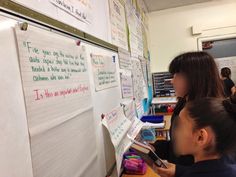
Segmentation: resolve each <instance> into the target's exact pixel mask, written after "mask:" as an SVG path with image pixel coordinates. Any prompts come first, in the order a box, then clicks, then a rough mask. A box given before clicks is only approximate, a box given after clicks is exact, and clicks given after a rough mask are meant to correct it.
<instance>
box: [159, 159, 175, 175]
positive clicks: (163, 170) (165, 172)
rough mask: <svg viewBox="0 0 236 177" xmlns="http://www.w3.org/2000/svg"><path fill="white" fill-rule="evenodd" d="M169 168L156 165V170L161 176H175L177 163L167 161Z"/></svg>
mask: <svg viewBox="0 0 236 177" xmlns="http://www.w3.org/2000/svg"><path fill="white" fill-rule="evenodd" d="M165 164H166V166H167V168H161V167H155V171H156V172H157V173H158V175H160V176H161V177H174V176H175V170H176V165H175V164H173V163H169V162H165Z"/></svg>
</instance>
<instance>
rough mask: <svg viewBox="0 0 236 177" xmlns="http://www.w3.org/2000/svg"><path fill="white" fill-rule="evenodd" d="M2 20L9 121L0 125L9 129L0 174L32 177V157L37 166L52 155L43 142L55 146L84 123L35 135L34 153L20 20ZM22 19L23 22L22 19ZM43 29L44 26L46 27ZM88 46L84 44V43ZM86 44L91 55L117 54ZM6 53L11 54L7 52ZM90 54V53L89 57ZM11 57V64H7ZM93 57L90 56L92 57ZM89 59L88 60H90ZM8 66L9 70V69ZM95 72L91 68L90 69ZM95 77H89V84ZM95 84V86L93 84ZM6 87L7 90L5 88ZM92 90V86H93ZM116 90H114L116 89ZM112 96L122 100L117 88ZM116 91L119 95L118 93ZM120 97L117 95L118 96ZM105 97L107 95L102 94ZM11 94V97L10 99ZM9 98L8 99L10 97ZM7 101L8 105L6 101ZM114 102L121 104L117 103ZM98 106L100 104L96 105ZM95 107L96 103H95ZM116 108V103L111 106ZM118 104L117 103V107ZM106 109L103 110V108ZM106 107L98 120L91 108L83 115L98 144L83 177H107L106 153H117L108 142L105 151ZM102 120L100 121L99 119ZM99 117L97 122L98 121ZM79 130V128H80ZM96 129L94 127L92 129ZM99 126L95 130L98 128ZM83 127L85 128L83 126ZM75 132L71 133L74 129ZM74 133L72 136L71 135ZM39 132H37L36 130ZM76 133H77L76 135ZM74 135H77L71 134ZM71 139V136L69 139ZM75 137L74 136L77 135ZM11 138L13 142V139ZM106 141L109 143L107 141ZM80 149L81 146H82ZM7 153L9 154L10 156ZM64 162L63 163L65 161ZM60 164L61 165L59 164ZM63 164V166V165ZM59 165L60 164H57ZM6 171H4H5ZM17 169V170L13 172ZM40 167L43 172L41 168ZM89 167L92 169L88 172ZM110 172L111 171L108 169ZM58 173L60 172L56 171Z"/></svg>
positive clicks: (3, 112) (3, 94)
mask: <svg viewBox="0 0 236 177" xmlns="http://www.w3.org/2000/svg"><path fill="white" fill-rule="evenodd" d="M3 15H4V16H8V15H6V14H3ZM0 20H1V27H0V28H1V29H0V30H1V31H0V36H1V40H2V41H4V46H5V47H3V48H1V49H0V53H1V54H2V55H1V56H3V57H1V60H0V61H1V63H2V64H1V72H3V73H2V74H1V77H2V78H1V79H2V80H3V81H5V82H4V83H5V84H4V85H3V86H1V90H2V89H3V90H4V91H2V92H1V97H2V98H4V99H1V100H2V101H1V102H0V103H1V109H0V112H1V115H4V116H5V117H6V119H5V120H4V121H3V122H0V125H1V126H2V127H5V129H4V137H5V135H7V136H6V137H7V139H6V137H5V138H4V137H2V143H3V144H2V146H1V147H0V153H1V157H2V158H1V160H0V164H1V167H0V168H1V171H0V176H4V177H25V176H27V177H32V176H33V170H32V163H33V162H32V161H31V156H35V160H34V161H35V163H37V161H41V159H40V156H44V157H45V156H46V155H47V153H50V147H48V145H47V143H46V144H41V145H40V147H38V146H37V144H39V143H40V142H41V141H42V139H47V138H48V137H51V138H50V140H51V143H55V142H57V141H61V140H62V137H61V135H62V134H61V132H62V130H65V128H66V127H67V128H66V129H67V130H69V127H70V128H72V129H75V126H77V125H80V123H81V121H80V122H78V121H77V120H79V119H72V120H73V121H71V122H70V123H69V124H66V125H65V126H64V128H62V127H61V126H59V127H58V129H53V130H52V131H46V132H45V133H43V136H41V137H40V136H38V134H37V133H35V138H34V140H33V144H34V147H33V148H34V152H32V151H31V148H32V147H30V143H29V134H28V124H27V119H26V117H27V116H26V110H25V103H24V95H23V90H22V81H21V77H20V76H21V74H20V70H19V63H18V56H17V46H16V38H15V34H14V31H13V27H14V26H15V25H16V24H17V22H18V21H17V20H12V19H11V18H8V17H3V16H1V14H0ZM18 20H20V19H18ZM42 28H43V27H42ZM83 44H84V43H83ZM84 45H86V50H87V54H88V53H89V52H91V51H99V52H101V53H103V54H104V53H106V54H111V53H112V55H113V54H114V52H110V51H107V50H105V49H101V48H100V47H97V46H93V45H91V44H88V43H86V44H84ZM6 51H9V52H7V53H6ZM88 55H89V54H88ZM116 55H117V54H116ZM6 58H7V62H6ZM88 58H89V56H88ZM88 58H87V59H88ZM7 66H8V67H7ZM90 69H91V68H90ZM89 72H90V75H92V73H91V70H89ZM90 79H91V78H89V82H90V81H91V80H90ZM91 83H93V82H92V81H91ZM4 86H5V87H6V88H5V87H4ZM91 89H92V87H91ZM113 89H114V90H113ZM113 89H112V90H111V92H110V93H108V95H107V94H105V95H107V96H109V94H110V95H112V96H115V97H113V98H114V99H117V100H118V97H119V88H118V87H117V88H113ZM114 91H115V92H114ZM116 92H117V93H118V94H114V93H116ZM101 94H102V95H103V94H104V93H103V92H101ZM8 95H10V96H8ZM6 96H7V97H6ZM92 96H95V99H94V100H97V97H96V96H98V97H100V96H99V95H94V93H92ZM103 98H104V101H103V103H107V99H106V97H103ZM6 100H7V102H6ZM100 100H101V99H100ZM114 103H118V101H117V102H114ZM96 104H97V103H96ZM94 105H95V104H94ZM109 105H111V106H112V104H109ZM114 105H117V104H114ZM101 107H102V109H100V108H101ZM103 107H104V106H102V105H101V104H100V106H98V107H97V109H95V110H94V115H96V117H93V116H91V111H92V110H91V109H90V110H89V111H87V112H84V113H83V115H82V116H83V117H85V118H86V119H83V120H88V121H87V123H90V124H91V127H89V129H92V131H94V137H93V138H94V140H93V142H91V147H90V148H94V144H96V152H95V153H93V154H90V160H88V161H87V162H86V163H85V164H84V165H83V167H81V168H82V173H80V174H77V176H78V175H81V176H88V177H89V176H92V175H94V174H97V176H105V174H106V172H107V170H106V160H107V159H105V155H104V154H105V151H106V152H110V154H111V156H110V154H109V155H107V157H108V158H111V157H112V155H113V154H114V151H112V150H113V149H112V145H111V146H109V144H108V143H107V144H106V145H107V149H106V150H104V144H102V143H101V142H103V138H107V140H108V142H109V137H108V136H107V137H103V135H102V134H103V133H101V130H102V126H100V125H101V122H100V116H97V115H98V113H99V114H100V112H103V111H106V110H110V107H108V108H105V109H103ZM98 117H99V118H98ZM94 118H95V119H94ZM7 125H8V126H7ZM77 127H78V126H77ZM92 127H93V128H92ZM94 127H95V128H94ZM81 128H83V127H81ZM70 131H71V130H70ZM70 131H68V133H69V134H70ZM35 132H37V131H35ZM73 133H75V132H73ZM55 135H59V136H60V138H55ZM71 135H73V134H71ZM74 135H75V136H76V137H77V138H79V137H80V134H79V132H78V133H77V134H74ZM67 137H69V136H67ZM73 137H74V136H73ZM9 138H11V139H9ZM64 138H65V136H64ZM71 140H73V139H70V138H68V140H66V142H65V146H66V145H67V144H71V143H73V142H72V141H71ZM105 141H106V140H105ZM39 148H46V149H47V151H45V152H44V154H41V155H40V153H41V152H40V151H39ZM55 148H56V149H55V150H56V152H57V153H58V154H59V153H60V147H55ZM78 148H79V147H78ZM6 152H7V153H6ZM62 162H63V161H62ZM114 162H115V160H113V159H111V160H110V161H108V162H107V164H108V165H112V164H113V163H114ZM56 163H57V164H58V162H56ZM62 164H63V163H62ZM64 165H65V164H64ZM57 166H58V165H57ZM2 168H3V169H2ZM13 168H14V170H12V169H13ZM40 168H41V169H42V168H44V169H45V170H47V168H50V166H48V167H47V166H42V167H40ZM40 168H39V169H40ZM88 168H89V170H88ZM107 169H110V167H108V168H107ZM37 170H38V168H37V169H35V174H39V171H37ZM55 170H56V169H55Z"/></svg>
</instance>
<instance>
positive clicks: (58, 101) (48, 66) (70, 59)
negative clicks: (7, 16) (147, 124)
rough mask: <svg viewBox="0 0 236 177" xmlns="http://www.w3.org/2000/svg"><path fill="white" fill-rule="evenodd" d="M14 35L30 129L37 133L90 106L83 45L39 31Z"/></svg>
mask: <svg viewBox="0 0 236 177" xmlns="http://www.w3.org/2000/svg"><path fill="white" fill-rule="evenodd" d="M16 35H17V43H18V48H19V58H20V68H21V74H22V81H23V86H24V93H25V99H26V107H27V114H28V119H29V120H28V121H29V126H30V127H31V128H35V131H36V132H38V131H40V129H41V128H42V127H47V126H50V125H48V124H51V125H54V124H57V122H62V121H65V120H67V119H69V118H70V117H73V115H76V114H79V113H80V112H83V111H84V110H86V109H88V108H91V105H92V104H91V95H90V88H89V78H88V72H87V61H86V55H85V54H86V53H85V48H84V47H80V46H77V45H76V42H75V41H74V40H71V39H68V38H66V37H61V36H59V35H55V34H53V33H50V32H44V33H43V34H41V32H40V31H39V30H31V29H28V30H27V31H22V30H20V29H16ZM46 124H47V125H46ZM39 127H41V128H39Z"/></svg>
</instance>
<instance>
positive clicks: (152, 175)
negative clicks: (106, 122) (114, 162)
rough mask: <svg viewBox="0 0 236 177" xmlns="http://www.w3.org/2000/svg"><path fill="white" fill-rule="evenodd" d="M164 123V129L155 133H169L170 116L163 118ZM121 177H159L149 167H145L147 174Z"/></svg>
mask: <svg viewBox="0 0 236 177" xmlns="http://www.w3.org/2000/svg"><path fill="white" fill-rule="evenodd" d="M164 121H165V127H164V128H161V129H156V131H164V132H166V133H168V132H169V130H170V125H171V116H169V115H167V116H164ZM122 177H160V176H159V175H158V174H156V173H155V172H154V171H153V170H152V169H151V168H150V167H149V166H148V167H147V172H146V174H145V175H127V174H124V175H122Z"/></svg>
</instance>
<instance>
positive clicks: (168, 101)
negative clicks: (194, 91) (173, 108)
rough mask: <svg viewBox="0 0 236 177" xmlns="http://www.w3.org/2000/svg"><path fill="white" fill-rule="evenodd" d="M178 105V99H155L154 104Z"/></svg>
mask: <svg viewBox="0 0 236 177" xmlns="http://www.w3.org/2000/svg"><path fill="white" fill-rule="evenodd" d="M175 103H177V98H176V97H154V98H153V99H152V104H175Z"/></svg>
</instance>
